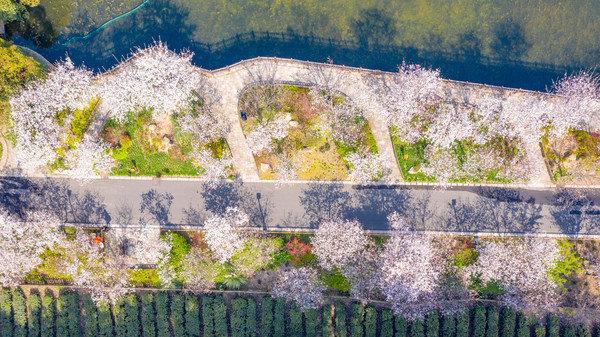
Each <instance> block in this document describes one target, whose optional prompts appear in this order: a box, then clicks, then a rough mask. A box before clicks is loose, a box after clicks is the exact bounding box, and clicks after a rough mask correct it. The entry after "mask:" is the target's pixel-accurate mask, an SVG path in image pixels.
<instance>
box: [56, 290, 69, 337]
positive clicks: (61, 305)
mask: <svg viewBox="0 0 600 337" xmlns="http://www.w3.org/2000/svg"><path fill="white" fill-rule="evenodd" d="M67 306H68V304H67V296H65V295H64V294H59V296H58V297H57V298H56V336H69V314H68V312H67Z"/></svg>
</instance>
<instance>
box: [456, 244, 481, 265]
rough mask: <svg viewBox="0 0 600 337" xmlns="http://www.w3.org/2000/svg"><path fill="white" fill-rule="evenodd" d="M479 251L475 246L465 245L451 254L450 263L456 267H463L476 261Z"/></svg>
mask: <svg viewBox="0 0 600 337" xmlns="http://www.w3.org/2000/svg"><path fill="white" fill-rule="evenodd" d="M478 258H479V253H478V252H477V250H475V248H472V247H467V248H464V249H461V250H459V251H458V252H456V253H455V254H454V256H452V264H453V265H454V266H455V267H457V268H464V267H468V266H470V265H472V264H473V263H475V262H477V259H478Z"/></svg>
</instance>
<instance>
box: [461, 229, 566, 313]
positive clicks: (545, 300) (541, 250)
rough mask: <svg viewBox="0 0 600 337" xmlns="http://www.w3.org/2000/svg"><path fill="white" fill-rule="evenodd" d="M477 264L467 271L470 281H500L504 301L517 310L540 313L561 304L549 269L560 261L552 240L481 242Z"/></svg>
mask: <svg viewBox="0 0 600 337" xmlns="http://www.w3.org/2000/svg"><path fill="white" fill-rule="evenodd" d="M477 251H478V253H479V258H478V260H477V262H476V263H475V264H474V265H472V266H469V267H467V268H465V275H467V277H472V276H479V277H480V278H481V280H482V281H483V282H488V281H492V280H495V281H499V282H500V284H501V285H502V287H503V288H504V290H505V291H506V294H505V295H503V296H502V297H501V299H502V300H503V301H505V302H506V303H507V304H508V305H510V306H513V307H515V308H517V309H527V310H530V311H540V312H543V311H545V310H552V309H556V308H557V306H558V305H559V304H560V301H559V300H560V297H559V294H558V290H559V289H558V287H557V286H556V285H555V284H553V283H552V282H551V281H550V279H549V278H548V268H549V267H551V265H552V263H553V262H554V261H555V260H557V259H558V258H559V255H558V248H557V246H556V241H555V240H552V239H548V238H520V239H517V238H513V239H505V240H485V241H480V243H479V245H478V246H477Z"/></svg>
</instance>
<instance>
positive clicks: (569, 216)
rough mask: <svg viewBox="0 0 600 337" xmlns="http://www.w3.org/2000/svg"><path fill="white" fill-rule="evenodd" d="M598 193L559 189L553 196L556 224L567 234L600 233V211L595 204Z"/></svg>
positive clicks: (553, 212)
mask: <svg viewBox="0 0 600 337" xmlns="http://www.w3.org/2000/svg"><path fill="white" fill-rule="evenodd" d="M597 199H598V195H597V193H592V191H590V190H580V189H558V190H557V191H556V192H555V193H554V194H553V195H552V207H551V209H550V213H551V214H552V217H553V220H554V223H555V224H556V225H557V226H558V227H559V229H560V231H561V232H562V233H565V234H571V235H577V234H598V233H600V219H599V218H600V209H598V207H597V206H596V205H595V204H594V200H597Z"/></svg>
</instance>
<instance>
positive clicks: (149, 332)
mask: <svg viewBox="0 0 600 337" xmlns="http://www.w3.org/2000/svg"><path fill="white" fill-rule="evenodd" d="M140 317H141V320H142V334H143V335H144V337H156V323H155V320H156V310H155V309H154V295H152V293H144V294H142V308H141V310H140Z"/></svg>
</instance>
